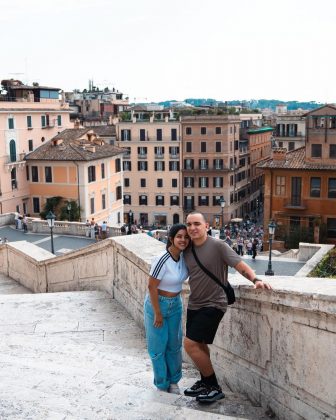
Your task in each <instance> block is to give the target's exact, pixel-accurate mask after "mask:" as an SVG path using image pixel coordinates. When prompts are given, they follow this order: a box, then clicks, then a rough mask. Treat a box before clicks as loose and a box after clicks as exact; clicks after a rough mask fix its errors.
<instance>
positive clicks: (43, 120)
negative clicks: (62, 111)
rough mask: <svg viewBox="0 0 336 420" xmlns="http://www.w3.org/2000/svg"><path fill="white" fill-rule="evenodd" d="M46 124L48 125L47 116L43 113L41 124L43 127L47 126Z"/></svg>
mask: <svg viewBox="0 0 336 420" xmlns="http://www.w3.org/2000/svg"><path fill="white" fill-rule="evenodd" d="M46 125H47V119H46V116H45V115H41V126H42V128H43V127H46Z"/></svg>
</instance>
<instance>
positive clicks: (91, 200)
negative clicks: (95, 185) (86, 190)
mask: <svg viewBox="0 0 336 420" xmlns="http://www.w3.org/2000/svg"><path fill="white" fill-rule="evenodd" d="M90 212H91V214H93V213H94V212H95V202H94V197H91V198H90Z"/></svg>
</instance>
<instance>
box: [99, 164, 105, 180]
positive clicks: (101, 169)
mask: <svg viewBox="0 0 336 420" xmlns="http://www.w3.org/2000/svg"><path fill="white" fill-rule="evenodd" d="M100 171H101V177H102V179H104V178H105V163H102V164H101V165H100Z"/></svg>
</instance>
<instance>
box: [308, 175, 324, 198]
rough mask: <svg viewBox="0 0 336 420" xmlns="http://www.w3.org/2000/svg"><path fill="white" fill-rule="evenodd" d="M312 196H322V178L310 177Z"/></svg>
mask: <svg viewBox="0 0 336 420" xmlns="http://www.w3.org/2000/svg"><path fill="white" fill-rule="evenodd" d="M310 196H311V197H320V196H321V178H310Z"/></svg>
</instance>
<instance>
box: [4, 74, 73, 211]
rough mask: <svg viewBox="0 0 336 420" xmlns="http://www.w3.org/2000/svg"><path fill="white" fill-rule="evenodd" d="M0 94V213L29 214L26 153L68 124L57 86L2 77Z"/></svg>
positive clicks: (67, 109)
mask: <svg viewBox="0 0 336 420" xmlns="http://www.w3.org/2000/svg"><path fill="white" fill-rule="evenodd" d="M1 85H2V89H1V95H0V140H1V141H0V213H7V212H14V211H17V212H18V213H29V212H30V206H29V183H28V182H27V177H26V161H25V160H24V157H25V155H26V154H27V153H29V152H31V151H33V150H35V149H36V148H37V147H39V146H40V145H41V144H44V143H46V142H48V140H50V139H51V138H52V137H54V136H55V135H57V134H58V133H59V132H60V131H63V130H64V129H66V128H69V127H71V126H72V124H71V123H70V119H69V113H70V111H69V107H68V105H67V104H66V103H65V102H64V100H63V99H62V98H60V96H61V95H60V89H58V88H50V87H45V86H39V85H37V84H34V85H33V86H27V85H24V84H23V83H22V82H20V81H19V80H3V81H2V82H1Z"/></svg>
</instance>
